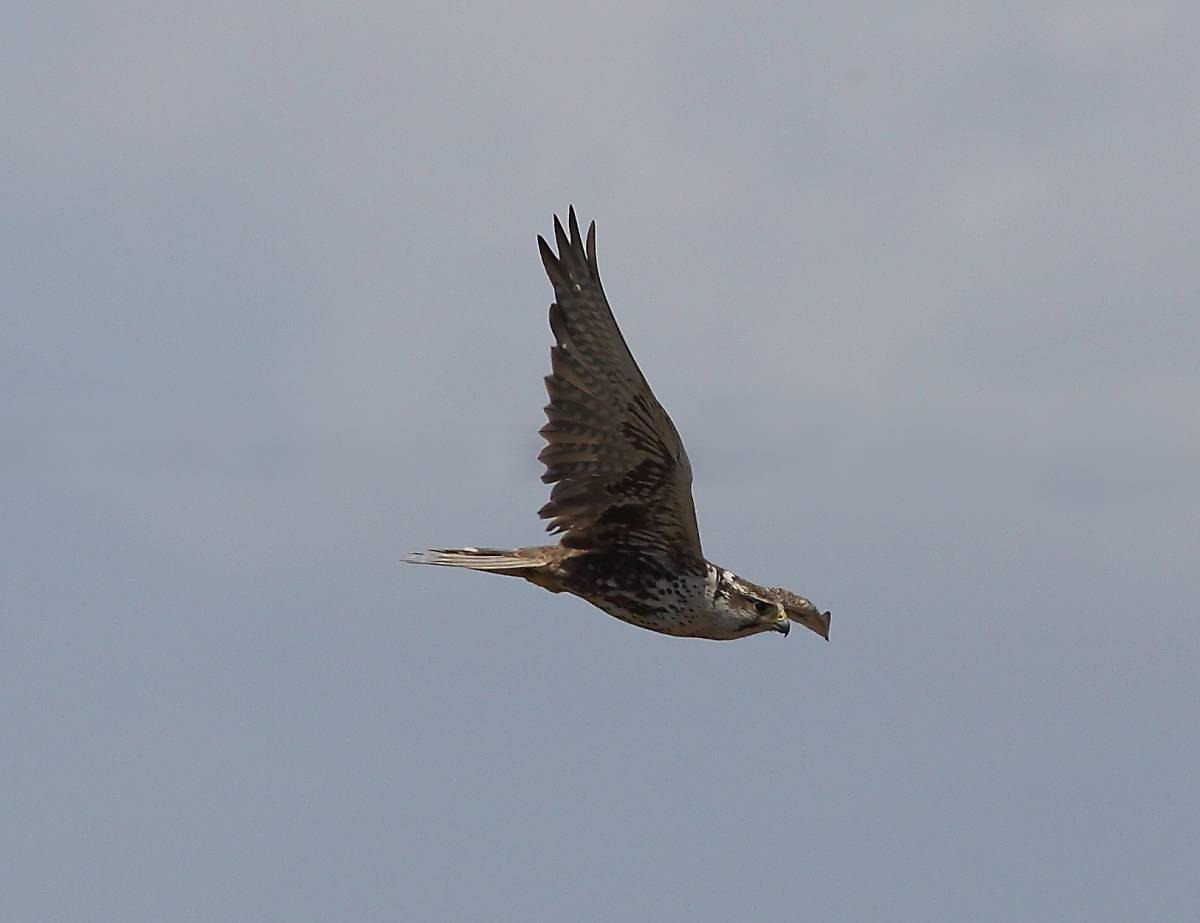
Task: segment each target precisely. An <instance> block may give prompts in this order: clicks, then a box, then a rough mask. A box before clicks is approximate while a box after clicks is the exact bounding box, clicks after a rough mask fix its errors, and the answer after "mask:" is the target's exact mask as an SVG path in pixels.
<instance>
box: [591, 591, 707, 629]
mask: <svg viewBox="0 0 1200 923" xmlns="http://www.w3.org/2000/svg"><path fill="white" fill-rule="evenodd" d="M572 592H574V593H575V594H576V595H577V596H581V597H582V598H584V599H586V600H587V601H588V602H590V603H591V604H592V605H594V606H595V607H596V608H598V609H601V610H602V611H604V612H607V613H608V614H609V615H611V616H613V617H615V618H618V619H620V620H621V621H623V622H628V623H629V624H631V625H636V626H638V627H639V628H648V629H649V630H650V631H657V632H660V633H662V634H665V635H675V636H677V637H696V636H697V635H700V636H705V635H707V634H708V632H707V621H708V620H707V618H706V613H707V610H708V608H709V607H708V605H707V603H708V600H706V599H705V597H704V584H703V581H700V580H694V579H691V578H688V577H676V578H669V579H659V580H646V581H623V580H619V579H616V580H597V581H595V582H594V583H592V584H590V585H588V586H586V587H580V588H579V589H578V590H576V589H572Z"/></svg>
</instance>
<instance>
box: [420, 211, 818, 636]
mask: <svg viewBox="0 0 1200 923" xmlns="http://www.w3.org/2000/svg"><path fill="white" fill-rule="evenodd" d="M567 224H568V227H569V229H570V235H569V236H568V234H567V231H565V230H564V229H563V226H562V224H561V222H559V220H558V218H557V217H555V219H554V237H555V243H556V245H557V248H558V252H557V254H556V253H555V252H554V250H553V249H551V247H550V245H549V244H547V243H546V241H545V240H544V239H543V238H542V237H540V236H539V237H538V247H539V249H540V251H541V255H542V263H543V264H544V266H545V268H546V274H547V276H549V278H550V283H551V285H552V286H553V287H554V296H555V299H556V300H555V303H554V304H552V305H551V306H550V329H551V331H552V332H553V334H554V339H555V345H554V346H553V347H551V350H550V365H551V374H550V375H548V376H546V391H547V392H548V394H549V396H550V403H549V404H547V405H546V417H547V423H546V425H545V426H543V427H542V429H541V435H542V436H543V438H544V439H545V440H546V446H545V448H543V449H542V451H541V453H540V454H539V455H538V458H539V459H540V460H541V461H542V462H543V463H544V464H545V466H546V472H545V474H543V475H542V480H543V481H545V482H546V483H548V484H553V485H554V486H553V488H552V489H551V491H550V500H549V502H548V503H546V504H545V505H544V506H543V507H542V508H541V510H540V511H539V515H540V516H541V517H542V518H543V519H548V520H550V522H549V524H548V526H547V529H548V530H549V531H550V532H552V533H561V534H562V538H561V540H560V544H559V545H557V546H539V547H534V548H518V549H514V550H501V549H479V548H459V549H436V550H431V551H428V552H424V553H421V554H417V555H413V556H411V557H410V558H409V559H408V560H410V561H411V562H413V563H420V564H439V565H446V566H457V567H467V568H471V569H473V570H481V571H490V572H492V573H498V574H504V575H507V576H514V577H522V578H524V579H526V580H528V581H530V582H531V583H534V584H537V585H538V586H541V587H544V588H545V589H548V590H551V591H552V592H555V593H559V592H567V593H572V594H574V595H577V596H580V597H582V598H584V599H587V600H588V601H589V602H591V603H593V604H594V605H596V606H598V607H599V608H601V609H603V610H604V611H606V612H608V613H610V614H612V615H615V616H616V617H618V618H621V619H623V620H625V621H627V622H631V623H632V624H635V625H639V626H641V627H644V628H649V629H652V630H654V631H660V632H663V633H666V634H672V635H679V636H687V637H703V638H713V639H719V640H727V639H732V638H740V637H745V636H747V635H751V634H756V633H758V632H760V631H767V630H774V631H780V632H782V633H784V634H786V633H787V628H788V624H789V620H792V621H797V622H800V623H801V624H804V625H806V626H807V627H809V628H811V629H812V630H813V631H816V632H817V633H818V634H820V635H822V636H823V637H825V638H828V637H829V613H828V612H825V613H822V612H820V610H818V609H817V608H816V607H815V606H813V605H812V603H810V602H809V601H808V600H807V599H804V598H803V597H801V596H797V595H796V594H793V593H789V592H787V591H786V590H779V589H776V588H768V587H761V586H758V585H756V584H753V583H750V582H749V581H746V580H743V579H742V578H740V577H738V576H737V575H735V574H732V573H730V572H728V571H726V570H724V569H723V568H720V567H717V566H716V565H714V564H711V563H709V562H708V561H706V560H705V559H704V555H703V552H702V551H701V548H700V532H699V528H698V527H697V524H696V510H695V506H694V504H693V502H692V493H691V485H692V468H691V464H690V463H689V461H688V457H687V452H686V451H685V450H684V447H683V441H682V440H681V439H680V438H679V433H678V431H677V430H676V429H675V425H674V423H672V422H671V418H670V417H669V416H668V415H667V412H666V411H665V410H664V409H663V408H662V405H661V404H659V402H658V400H657V398H655V396H654V392H653V391H651V390H650V386H649V384H647V382H646V379H645V377H644V376H643V375H642V372H641V370H640V369H639V368H638V366H637V363H636V362H635V361H634V358H633V354H632V353H631V352H630V351H629V347H628V346H627V345H626V343H625V338H624V337H623V336H622V335H621V331H620V329H619V328H618V327H617V323H616V320H615V319H614V318H613V315H612V311H611V309H610V308H609V305H608V300H607V299H606V298H605V296H604V289H603V287H602V286H601V284H600V273H599V269H598V268H597V263H596V225H595V223H592V224H591V225H590V226H589V228H588V233H587V239H586V243H585V241H584V238H583V237H582V235H581V234H580V233H579V224H578V222H577V221H576V219H575V210H574V208H572V209H570V211H569V212H568V220H567Z"/></svg>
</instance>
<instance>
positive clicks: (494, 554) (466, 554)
mask: <svg viewBox="0 0 1200 923" xmlns="http://www.w3.org/2000/svg"><path fill="white" fill-rule="evenodd" d="M539 550H541V549H537V548H516V549H513V550H511V551H504V550H502V549H500V548H430V549H429V550H428V551H418V552H417V553H416V554H410V555H409V556H408V557H406V558H405V559H404V560H405V561H406V562H408V563H409V564H437V565H440V566H442V567H469V568H470V569H471V570H486V571H493V572H496V573H501V574H509V575H511V576H514V577H516V576H523V575H521V574H514V573H512V572H513V571H522V570H527V569H529V568H534V567H541V566H542V565H543V564H545V563H546V561H545V558H544V557H543V556H541V555H537V554H531V553H530V552H537V551H539Z"/></svg>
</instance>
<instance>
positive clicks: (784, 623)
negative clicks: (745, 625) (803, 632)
mask: <svg viewBox="0 0 1200 923" xmlns="http://www.w3.org/2000/svg"><path fill="white" fill-rule="evenodd" d="M771 630H772V631H777V632H779V633H780V634H781V635H783V636H784V637H785V638H786V637H787V633H788V632H789V631H791V630H792V623H791V621H790V620H789V619H788V614H787V610H785V609H784V608H783V606H780V607H779V613H778V615H776V616H775V621H774V622H772V623H771Z"/></svg>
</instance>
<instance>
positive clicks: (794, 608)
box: [718, 574, 829, 641]
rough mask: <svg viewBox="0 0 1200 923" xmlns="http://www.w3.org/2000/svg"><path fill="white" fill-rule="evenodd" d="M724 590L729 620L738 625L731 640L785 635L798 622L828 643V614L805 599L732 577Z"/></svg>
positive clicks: (777, 588) (774, 588)
mask: <svg viewBox="0 0 1200 923" xmlns="http://www.w3.org/2000/svg"><path fill="white" fill-rule="evenodd" d="M722 590H723V593H724V595H725V596H726V597H727V598H728V602H729V616H730V618H731V619H733V620H735V622H736V628H735V630H734V631H732V632H731V633H730V637H744V636H746V635H753V634H757V633H758V632H760V631H778V632H780V633H781V634H784V635H786V634H787V633H788V629H789V628H791V624H792V622H799V623H800V624H801V625H803V626H804V627H805V628H809V629H812V630H813V631H815V632H816V633H817V634H819V635H820V636H821V637H822V638H824V639H825V640H826V641H828V640H829V613H828V612H822V611H821V610H820V609H818V608H817V607H816V606H814V605H813V604H812V603H811V602H809V601H808V600H807V599H805V598H804V597H803V596H799V595H797V594H796V593H791V592H789V591H787V590H782V589H780V588H779V587H762V586H759V585H758V584H755V583H751V582H750V581H748V580H744V579H743V578H741V577H736V576H734V575H732V574H730V575H729V580H728V583H727V584H726V585H724V586H723V587H722ZM718 592H721V590H719V591H718Z"/></svg>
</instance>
